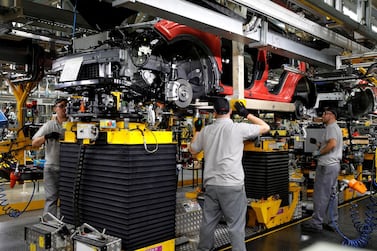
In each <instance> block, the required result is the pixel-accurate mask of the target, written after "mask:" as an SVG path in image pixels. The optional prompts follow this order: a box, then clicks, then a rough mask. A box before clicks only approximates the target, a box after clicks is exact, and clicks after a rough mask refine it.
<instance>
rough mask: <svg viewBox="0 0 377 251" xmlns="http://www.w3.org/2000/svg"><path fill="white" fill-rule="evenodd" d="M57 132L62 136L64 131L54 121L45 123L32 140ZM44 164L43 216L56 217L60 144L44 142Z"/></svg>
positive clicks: (49, 141) (50, 140) (53, 141)
mask: <svg viewBox="0 0 377 251" xmlns="http://www.w3.org/2000/svg"><path fill="white" fill-rule="evenodd" d="M52 132H58V133H60V135H63V133H64V129H63V127H62V125H61V124H60V123H59V122H58V120H56V119H52V120H50V121H47V122H46V123H45V124H43V126H42V127H41V128H39V130H38V131H37V132H36V134H35V135H34V136H33V139H35V138H37V137H40V136H44V135H47V134H49V133H52ZM44 150H45V164H44V168H43V183H44V191H45V198H46V201H45V206H44V211H43V214H47V213H51V214H53V215H54V216H57V201H58V198H59V169H60V143H59V140H56V139H47V140H46V142H45V148H44Z"/></svg>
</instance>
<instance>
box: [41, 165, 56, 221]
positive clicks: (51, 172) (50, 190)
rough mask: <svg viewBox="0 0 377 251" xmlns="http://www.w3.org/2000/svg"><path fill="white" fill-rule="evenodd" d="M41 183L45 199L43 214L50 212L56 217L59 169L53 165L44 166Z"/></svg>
mask: <svg viewBox="0 0 377 251" xmlns="http://www.w3.org/2000/svg"><path fill="white" fill-rule="evenodd" d="M43 183H44V190H45V200H46V201H45V206H44V210H43V214H44V215H45V214H47V213H51V214H53V215H54V216H56V217H58V215H57V213H58V212H57V211H58V199H59V171H58V170H57V169H56V168H54V167H53V168H51V167H45V169H44V170H43Z"/></svg>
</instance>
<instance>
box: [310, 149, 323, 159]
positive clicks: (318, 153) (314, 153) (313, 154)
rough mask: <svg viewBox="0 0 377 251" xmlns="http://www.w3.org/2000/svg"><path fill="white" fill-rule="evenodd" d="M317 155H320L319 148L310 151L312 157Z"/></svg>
mask: <svg viewBox="0 0 377 251" xmlns="http://www.w3.org/2000/svg"><path fill="white" fill-rule="evenodd" d="M319 155H321V153H320V152H319V150H315V151H314V152H313V153H312V156H313V157H314V158H316V157H318V156H319Z"/></svg>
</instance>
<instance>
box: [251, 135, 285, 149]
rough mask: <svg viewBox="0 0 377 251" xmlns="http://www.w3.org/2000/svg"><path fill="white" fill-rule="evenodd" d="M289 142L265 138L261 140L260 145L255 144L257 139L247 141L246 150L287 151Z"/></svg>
mask: <svg viewBox="0 0 377 251" xmlns="http://www.w3.org/2000/svg"><path fill="white" fill-rule="evenodd" d="M287 150H288V143H287V142H280V141H277V140H276V139H273V138H271V139H263V140H261V141H260V142H259V145H256V144H255V141H246V142H245V146H244V151H251V152H276V151H287Z"/></svg>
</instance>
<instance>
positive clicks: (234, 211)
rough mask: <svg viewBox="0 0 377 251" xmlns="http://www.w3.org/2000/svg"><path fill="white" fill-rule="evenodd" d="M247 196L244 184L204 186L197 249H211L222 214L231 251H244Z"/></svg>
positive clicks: (202, 250)
mask: <svg viewBox="0 0 377 251" xmlns="http://www.w3.org/2000/svg"><path fill="white" fill-rule="evenodd" d="M246 210H247V198H246V192H245V187H244V186H211V185H209V186H206V189H205V193H204V206H203V219H202V224H201V227H200V236H199V238H200V240H199V245H198V250H201V251H204V250H206V251H207V250H211V249H212V248H214V244H215V236H214V233H215V230H216V226H217V224H218V223H219V221H220V219H221V218H222V216H224V217H225V221H226V223H227V225H228V229H229V237H230V241H231V245H232V250H233V251H246V246H245V226H246Z"/></svg>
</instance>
